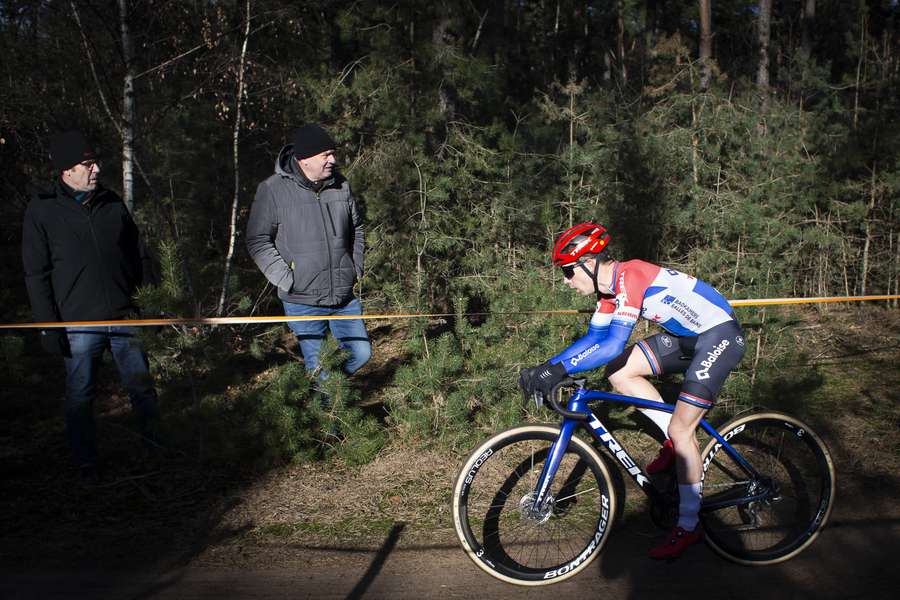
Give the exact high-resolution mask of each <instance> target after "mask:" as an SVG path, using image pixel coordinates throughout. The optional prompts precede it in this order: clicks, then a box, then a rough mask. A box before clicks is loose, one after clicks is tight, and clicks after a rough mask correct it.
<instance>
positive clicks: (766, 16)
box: [756, 0, 772, 96]
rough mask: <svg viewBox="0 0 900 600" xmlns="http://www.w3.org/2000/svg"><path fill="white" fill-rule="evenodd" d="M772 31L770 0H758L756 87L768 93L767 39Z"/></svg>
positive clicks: (763, 92) (760, 91) (766, 94)
mask: <svg viewBox="0 0 900 600" xmlns="http://www.w3.org/2000/svg"><path fill="white" fill-rule="evenodd" d="M771 32H772V0H759V17H758V19H757V21H756V39H757V41H758V42H759V65H758V68H757V71H756V89H757V90H759V93H760V94H764V95H765V96H768V94H769V39H770V37H771Z"/></svg>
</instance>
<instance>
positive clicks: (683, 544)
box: [650, 527, 703, 559]
mask: <svg viewBox="0 0 900 600" xmlns="http://www.w3.org/2000/svg"><path fill="white" fill-rule="evenodd" d="M702 539H703V531H701V529H700V527H697V528H696V529H695V530H693V531H686V530H684V529H682V528H681V527H676V528H675V529H673V530H672V533H670V534H669V535H668V536H666V540H665V541H664V542H663V543H661V544H659V545H657V546H654V547H652V548H650V558H657V559H667V558H678V557H679V556H681V555H682V553H684V551H685V550H687V547H688V546H693V545H694V544H696V543H697V542H699V541H701V540H702Z"/></svg>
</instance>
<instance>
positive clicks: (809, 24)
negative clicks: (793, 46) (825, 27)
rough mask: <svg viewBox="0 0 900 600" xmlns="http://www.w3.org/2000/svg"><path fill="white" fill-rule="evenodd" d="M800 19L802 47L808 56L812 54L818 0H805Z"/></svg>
mask: <svg viewBox="0 0 900 600" xmlns="http://www.w3.org/2000/svg"><path fill="white" fill-rule="evenodd" d="M800 21H801V23H802V33H801V35H802V37H801V42H800V47H801V49H802V50H803V53H804V54H805V55H806V56H811V54H812V40H813V34H814V33H815V27H816V0H804V2H803V7H802V9H801V12H800Z"/></svg>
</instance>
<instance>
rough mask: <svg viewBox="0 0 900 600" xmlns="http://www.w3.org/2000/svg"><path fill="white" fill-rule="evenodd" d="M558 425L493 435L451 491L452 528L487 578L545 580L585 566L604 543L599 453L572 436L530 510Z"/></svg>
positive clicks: (606, 498) (609, 492)
mask: <svg viewBox="0 0 900 600" xmlns="http://www.w3.org/2000/svg"><path fill="white" fill-rule="evenodd" d="M559 432H560V429H559V427H555V426H549V425H529V426H524V427H516V428H514V429H510V430H508V431H504V432H503V433H499V434H497V435H495V436H494V437H492V438H491V439H489V440H488V441H486V442H485V443H484V444H482V445H481V446H480V447H479V448H478V449H477V450H475V451H474V452H473V453H472V454H471V455H470V456H469V458H468V459H466V462H465V464H464V465H463V467H462V470H461V471H460V473H459V475H458V476H457V479H456V483H455V484H454V488H453V519H454V523H455V525H456V533H457V535H458V536H459V539H460V541H461V542H462V545H463V547H464V548H465V550H466V552H467V553H468V555H469V557H470V558H471V559H472V560H473V561H475V564H477V565H478V566H479V567H481V568H482V569H483V570H484V571H486V572H487V573H489V574H490V575H492V576H494V577H496V578H498V579H501V580H503V581H506V582H509V583H515V584H518V585H545V584H549V583H555V582H558V581H562V580H564V579H567V578H569V577H571V576H573V575H575V574H576V573H578V572H580V571H581V570H583V569H584V568H585V567H587V566H588V564H590V563H591V561H593V560H594V558H596V557H597V555H598V554H599V553H600V549H601V548H602V547H603V544H604V543H606V539H607V537H608V533H609V529H610V527H611V525H612V521H613V515H614V512H615V492H614V491H613V487H612V483H611V481H610V478H609V473H608V471H607V469H606V465H605V464H604V463H603V461H602V460H601V459H600V456H599V455H598V454H597V452H596V451H595V450H594V449H593V448H592V447H591V446H590V445H588V444H587V443H586V442H584V441H583V440H581V439H580V438H577V437H573V438H572V441H571V442H570V443H569V447H568V448H567V449H566V451H565V454H564V455H563V459H562V462H561V464H560V466H559V470H558V471H557V473H556V476H555V477H554V479H553V481H552V482H551V484H550V488H549V491H548V494H549V500H548V502H547V503H546V505H545V506H543V507H541V508H540V509H539V510H533V501H534V496H535V489H536V486H537V481H538V478H539V476H540V474H541V470H542V469H543V467H544V463H545V462H546V460H547V457H548V455H549V453H550V447H551V445H552V444H553V442H554V441H556V439H557V437H558V436H559Z"/></svg>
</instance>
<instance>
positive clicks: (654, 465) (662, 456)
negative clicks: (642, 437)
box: [647, 440, 675, 475]
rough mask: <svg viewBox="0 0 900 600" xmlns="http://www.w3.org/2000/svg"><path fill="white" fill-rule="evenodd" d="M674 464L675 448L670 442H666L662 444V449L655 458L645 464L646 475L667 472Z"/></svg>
mask: <svg viewBox="0 0 900 600" xmlns="http://www.w3.org/2000/svg"><path fill="white" fill-rule="evenodd" d="M674 464H675V446H674V445H673V444H672V440H666V441H665V442H663V445H662V448H660V449H659V453H658V454H657V455H656V458H654V459H653V460H651V461H650V462H649V463H648V464H647V474H648V475H656V474H657V473H662V472H663V471H668V470H669V469H671V468H672V465H674Z"/></svg>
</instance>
